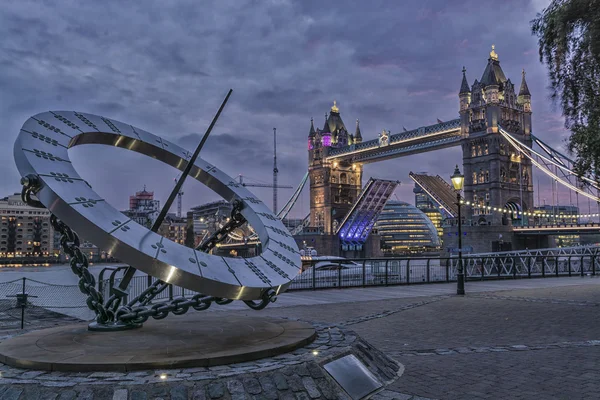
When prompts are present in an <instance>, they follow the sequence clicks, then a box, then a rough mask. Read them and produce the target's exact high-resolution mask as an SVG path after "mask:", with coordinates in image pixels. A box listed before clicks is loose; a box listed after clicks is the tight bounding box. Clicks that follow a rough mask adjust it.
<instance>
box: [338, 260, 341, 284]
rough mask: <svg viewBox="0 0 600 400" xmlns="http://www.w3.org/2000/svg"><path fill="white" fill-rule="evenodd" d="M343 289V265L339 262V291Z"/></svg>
mask: <svg viewBox="0 0 600 400" xmlns="http://www.w3.org/2000/svg"><path fill="white" fill-rule="evenodd" d="M341 288H342V264H341V263H340V262H338V289H341Z"/></svg>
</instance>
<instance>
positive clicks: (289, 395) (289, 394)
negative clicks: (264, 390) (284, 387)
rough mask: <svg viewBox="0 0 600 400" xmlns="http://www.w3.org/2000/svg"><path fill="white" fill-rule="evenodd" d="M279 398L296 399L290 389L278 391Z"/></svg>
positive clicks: (284, 399) (285, 399)
mask: <svg viewBox="0 0 600 400" xmlns="http://www.w3.org/2000/svg"><path fill="white" fill-rule="evenodd" d="M279 398H280V399H281V400H296V396H294V393H293V392H290V391H286V392H283V393H280V394H279Z"/></svg>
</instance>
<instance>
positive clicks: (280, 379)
mask: <svg viewBox="0 0 600 400" xmlns="http://www.w3.org/2000/svg"><path fill="white" fill-rule="evenodd" d="M273 382H274V383H275V386H276V387H277V390H287V389H288V387H289V386H288V383H287V380H286V379H285V375H283V374H282V373H281V372H275V373H274V374H273Z"/></svg>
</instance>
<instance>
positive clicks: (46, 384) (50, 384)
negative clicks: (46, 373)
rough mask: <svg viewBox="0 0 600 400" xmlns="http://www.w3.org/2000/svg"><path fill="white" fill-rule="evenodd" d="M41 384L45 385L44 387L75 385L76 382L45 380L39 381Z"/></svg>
mask: <svg viewBox="0 0 600 400" xmlns="http://www.w3.org/2000/svg"><path fill="white" fill-rule="evenodd" d="M41 385H42V386H46V387H73V386H75V385H77V383H75V382H64V381H61V382H55V381H47V382H42V383H41Z"/></svg>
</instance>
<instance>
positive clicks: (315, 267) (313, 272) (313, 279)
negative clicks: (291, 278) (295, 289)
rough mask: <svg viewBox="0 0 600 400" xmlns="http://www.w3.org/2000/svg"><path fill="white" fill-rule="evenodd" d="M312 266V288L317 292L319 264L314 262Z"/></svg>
mask: <svg viewBox="0 0 600 400" xmlns="http://www.w3.org/2000/svg"><path fill="white" fill-rule="evenodd" d="M310 266H311V267H312V288H313V290H315V289H316V288H317V283H316V280H317V264H316V263H314V264H313V262H312V260H311V262H310Z"/></svg>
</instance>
